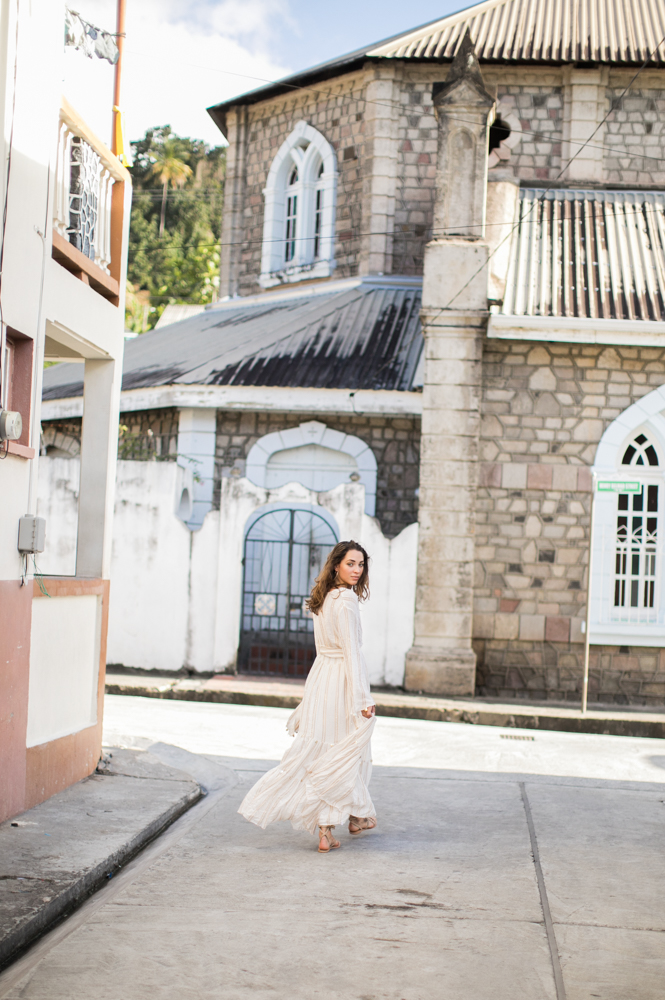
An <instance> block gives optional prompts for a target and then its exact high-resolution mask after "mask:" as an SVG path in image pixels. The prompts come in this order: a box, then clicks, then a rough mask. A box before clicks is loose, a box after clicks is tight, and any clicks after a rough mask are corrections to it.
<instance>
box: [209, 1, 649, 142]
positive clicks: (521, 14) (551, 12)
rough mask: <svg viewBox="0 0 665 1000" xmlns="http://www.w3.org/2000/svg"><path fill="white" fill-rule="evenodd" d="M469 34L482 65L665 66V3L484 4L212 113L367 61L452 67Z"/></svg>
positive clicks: (220, 117) (221, 118)
mask: <svg viewBox="0 0 665 1000" xmlns="http://www.w3.org/2000/svg"><path fill="white" fill-rule="evenodd" d="M467 30H469V32H470V34H471V40H472V41H473V43H474V45H475V50H476V55H477V56H478V59H479V60H480V61H481V62H492V63H532V64H533V63H545V64H551V63H558V64H561V63H576V64H578V65H585V64H586V65H589V64H592V65H597V64H598V63H603V64H614V65H623V66H641V65H642V63H644V62H645V61H647V62H648V63H649V64H650V65H654V66H665V45H662V44H661V41H662V39H663V38H665V0H627V2H622V0H485V2H484V3H479V4H475V5H474V6H473V7H467V8H466V9H465V10H461V11H458V12H457V13H456V14H449V15H448V16H447V17H442V18H441V19H440V20H438V21H431V22H430V23H429V24H424V25H422V26H421V27H419V28H413V29H411V30H410V31H406V32H403V33H402V34H400V35H395V36H394V37H392V38H388V39H386V40H385V41H382V42H376V43H375V44H373V45H368V46H366V47H365V48H362V49H356V51H355V52H350V53H348V54H346V55H343V56H339V57H338V58H336V59H331V60H329V61H328V62H326V63H322V64H321V65H319V66H313V67H312V68H310V69H306V70H302V71H300V72H298V73H294V74H292V75H291V76H287V77H285V78H284V79H283V80H276V81H275V82H274V83H269V84H266V85H265V86H263V87H258V88H257V89H256V90H252V91H250V92H249V93H246V94H242V95H240V96H238V97H233V98H231V100H228V101H223V102H222V103H221V104H217V105H215V106H213V107H211V108H208V113H209V114H210V116H211V117H212V118H213V120H214V121H215V122H216V124H217V125H218V126H219V128H220V129H221V131H222V132H223V133H224V134H226V112H227V110H228V109H229V108H231V107H234V106H237V105H241V104H255V103H257V102H259V101H265V100H268V99H269V98H271V97H276V96H279V95H284V94H289V93H291V94H292V93H294V91H295V90H298V89H300V88H302V87H308V86H311V85H313V84H315V83H319V82H321V81H323V80H329V79H332V78H333V77H337V76H341V75H342V74H343V73H349V72H353V71H356V70H359V69H362V67H363V66H364V65H365V63H366V61H367V60H368V59H409V60H415V61H428V60H430V61H432V62H448V61H449V60H452V59H453V58H454V56H455V54H456V52H457V49H458V47H459V45H460V42H461V40H462V38H463V37H464V35H465V33H466V31H467Z"/></svg>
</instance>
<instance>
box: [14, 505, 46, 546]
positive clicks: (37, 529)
mask: <svg viewBox="0 0 665 1000" xmlns="http://www.w3.org/2000/svg"><path fill="white" fill-rule="evenodd" d="M45 544H46V521H45V520H44V518H43V517H35V515H34V514H26V515H25V517H21V518H19V522H18V550H19V552H43V551H44V545H45Z"/></svg>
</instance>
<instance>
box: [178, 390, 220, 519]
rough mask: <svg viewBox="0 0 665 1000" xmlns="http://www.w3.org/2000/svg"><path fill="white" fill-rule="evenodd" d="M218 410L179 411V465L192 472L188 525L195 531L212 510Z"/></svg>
mask: <svg viewBox="0 0 665 1000" xmlns="http://www.w3.org/2000/svg"><path fill="white" fill-rule="evenodd" d="M216 442H217V410H215V409H212V408H210V407H202V408H200V409H199V408H192V407H187V408H185V409H182V410H180V413H179V417H178V465H181V466H182V467H183V469H186V470H188V471H189V472H190V473H191V474H192V513H191V516H190V518H189V520H188V521H187V526H188V528H190V529H191V530H192V531H198V530H199V528H200V527H201V525H202V524H203V521H204V519H205V516H206V514H207V513H208V511H209V510H212V498H213V490H214V482H215V446H216Z"/></svg>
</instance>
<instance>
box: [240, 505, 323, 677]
mask: <svg viewBox="0 0 665 1000" xmlns="http://www.w3.org/2000/svg"><path fill="white" fill-rule="evenodd" d="M337 541H338V534H337V530H336V526H335V525H334V522H333V520H332V518H331V517H330V515H329V514H327V512H323V511H316V510H314V508H312V507H308V506H306V505H304V504H303V505H294V506H291V507H284V506H281V505H280V506H277V507H271V508H270V509H267V510H266V509H265V508H264V509H263V510H259V511H258V512H257V513H256V514H255V515H254V516H253V517H252V518H251V519H250V522H249V527H248V530H247V533H246V535H245V548H244V558H243V567H244V573H243V593H242V613H241V623H240V651H239V656H238V669H239V671H240V673H246V674H279V675H281V676H285V677H306V676H307V674H308V672H309V668H310V667H311V665H312V663H313V661H314V657H315V655H316V652H315V647H314V625H313V622H312V619H311V616H310V615H309V614H308V613H307V612H306V609H305V600H306V599H307V597H309V593H310V591H311V589H312V586H313V585H314V580H315V579H316V577H317V576H318V574H319V572H320V571H321V568H322V566H323V563H324V562H325V559H326V556H327V554H328V552H329V550H330V549H331V548H332V546H333V545H334V544H335V543H336V542H337Z"/></svg>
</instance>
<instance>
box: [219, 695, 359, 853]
mask: <svg viewBox="0 0 665 1000" xmlns="http://www.w3.org/2000/svg"><path fill="white" fill-rule="evenodd" d="M295 714H296V713H294V715H295ZM289 721H291V720H289ZM374 723H375V719H374V718H371V719H365V718H364V717H363V716H360V717H359V722H358V725H357V728H356V729H355V731H354V732H352V733H351V734H350V735H349V736H347V737H345V739H343V740H340V741H339V743H333V744H328V743H319V742H318V741H317V740H314V739H303V738H302V737H301V736H297V737H296V742H295V743H294V745H293V746H292V747H290V748H289V750H287V752H286V753H285V754H284V756H283V758H282V760H281V763H280V764H279V765H278V766H277V767H274V768H273V769H272V770H271V771H268V772H267V773H266V774H264V775H263V777H262V778H260V779H259V780H258V781H257V782H256V784H255V785H254V787H253V788H252V789H250V791H249V792H248V793H247V795H246V796H245V798H244V799H243V801H242V803H241V805H240V808H239V809H238V812H239V813H240V815H241V816H244V817H245V819H247V820H249V821H250V823H254V824H256V826H260V827H261V828H262V829H264V830H265V828H266V827H267V826H268V824H270V823H275V822H277V821H279V820H288V821H290V822H291V824H292V826H293V828H294V829H295V830H307V831H308V832H309V833H316V830H317V827H318V826H337V825H341V824H342V823H345V822H346V821H347V820H348V818H349V816H367V817H369V816H374V815H375V811H374V805H373V803H372V800H371V798H370V794H369V789H368V787H367V786H368V784H369V779H370V775H371V770H372V762H371V758H370V739H371V737H372V731H373V729H374Z"/></svg>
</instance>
